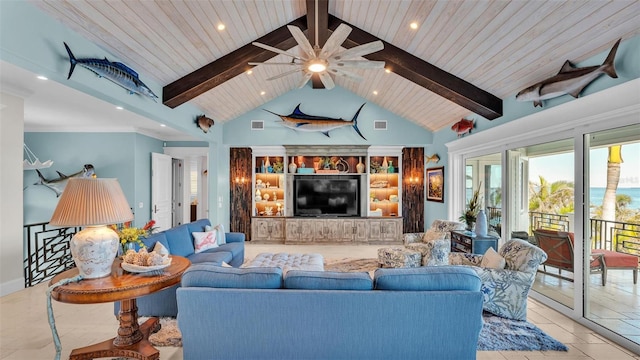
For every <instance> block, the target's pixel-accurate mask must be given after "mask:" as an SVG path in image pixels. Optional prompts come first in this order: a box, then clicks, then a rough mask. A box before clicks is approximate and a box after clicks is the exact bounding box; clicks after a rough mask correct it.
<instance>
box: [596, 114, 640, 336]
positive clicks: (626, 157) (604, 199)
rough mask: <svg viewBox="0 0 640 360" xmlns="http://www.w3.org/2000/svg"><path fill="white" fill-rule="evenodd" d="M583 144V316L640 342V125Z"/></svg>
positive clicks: (611, 131) (607, 132)
mask: <svg viewBox="0 0 640 360" xmlns="http://www.w3.org/2000/svg"><path fill="white" fill-rule="evenodd" d="M585 144H586V146H587V149H588V152H585V153H588V159H587V157H585V173H586V174H588V179H585V180H588V181H586V182H587V183H588V186H585V191H586V194H585V199H587V201H586V206H585V208H586V209H585V224H586V230H585V238H586V241H585V259H588V261H585V264H586V267H587V268H586V269H585V273H586V274H588V273H593V274H592V275H590V276H588V277H585V280H586V281H585V307H584V309H585V314H584V316H585V317H586V318H588V319H590V320H592V321H594V322H596V323H598V324H600V325H602V326H604V327H606V328H608V329H610V330H612V331H614V332H616V333H618V334H620V335H622V336H624V337H626V338H628V339H629V340H632V341H634V342H636V343H640V312H639V311H638V309H640V296H639V295H638V291H639V290H640V288H639V287H638V286H639V285H638V284H637V283H634V270H633V269H634V268H635V269H636V270H635V271H638V270H637V266H638V256H640V125H633V126H626V127H622V128H617V129H611V130H606V131H601V132H596V133H592V134H587V135H585ZM605 269H606V274H605V271H604V270H605ZM594 274H595V275H594Z"/></svg>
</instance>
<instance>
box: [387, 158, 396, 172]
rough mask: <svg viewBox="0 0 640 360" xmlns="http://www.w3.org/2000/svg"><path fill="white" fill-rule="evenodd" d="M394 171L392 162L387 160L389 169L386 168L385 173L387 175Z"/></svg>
mask: <svg viewBox="0 0 640 360" xmlns="http://www.w3.org/2000/svg"><path fill="white" fill-rule="evenodd" d="M394 171H396V168H394V167H393V164H392V161H391V160H389V167H388V168H387V172H388V173H389V174H393V172H394Z"/></svg>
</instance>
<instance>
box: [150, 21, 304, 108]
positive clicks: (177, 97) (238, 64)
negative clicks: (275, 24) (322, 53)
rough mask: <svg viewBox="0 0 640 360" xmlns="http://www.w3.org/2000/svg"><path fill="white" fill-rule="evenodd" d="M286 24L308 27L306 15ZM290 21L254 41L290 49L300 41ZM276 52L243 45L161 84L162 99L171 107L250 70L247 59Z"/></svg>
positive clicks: (259, 59) (264, 58)
mask: <svg viewBox="0 0 640 360" xmlns="http://www.w3.org/2000/svg"><path fill="white" fill-rule="evenodd" d="M287 25H294V26H297V27H299V28H300V29H301V30H302V31H305V30H307V19H306V16H302V17H300V18H298V19H296V20H294V21H292V22H290V23H289V24H287ZM287 25H285V26H282V27H279V28H277V29H276V30H274V31H272V32H270V33H268V34H267V35H265V36H263V37H261V38H259V39H257V40H255V41H257V42H260V43H263V44H267V45H271V46H274V47H277V48H279V49H291V48H292V47H294V46H296V45H297V43H296V41H295V39H294V38H293V37H292V36H291V33H290V32H289V29H287ZM274 55H275V54H274V53H272V52H271V51H268V50H264V49H261V48H259V47H257V46H254V45H251V44H247V45H244V46H243V47H241V48H239V49H238V50H235V51H233V52H231V53H229V54H227V55H225V56H223V57H221V58H219V59H217V60H216V61H214V62H212V63H209V64H207V65H205V66H203V67H201V68H200V69H198V70H196V71H194V72H192V73H190V74H187V75H185V76H183V77H182V78H180V79H178V80H176V81H174V82H172V83H170V84H168V85H166V86H164V87H163V88H162V103H163V104H165V105H166V106H168V107H170V108H175V107H177V106H179V105H182V104H184V103H186V102H187V101H189V100H191V99H193V98H195V97H197V96H198V95H201V94H203V93H205V92H207V91H209V90H211V89H213V88H214V87H216V86H218V85H220V84H222V83H224V82H225V81H228V80H231V79H232V78H233V77H235V76H238V75H240V74H242V73H243V72H245V71H247V70H249V69H250V68H251V66H249V65H248V63H249V62H250V61H251V62H264V61H267V60H269V59H271V58H272V57H274Z"/></svg>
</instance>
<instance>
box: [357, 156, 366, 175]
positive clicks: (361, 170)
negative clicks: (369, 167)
mask: <svg viewBox="0 0 640 360" xmlns="http://www.w3.org/2000/svg"><path fill="white" fill-rule="evenodd" d="M356 171H357V172H358V174H362V173H363V172H364V164H363V163H362V156H360V157H358V164H357V165H356Z"/></svg>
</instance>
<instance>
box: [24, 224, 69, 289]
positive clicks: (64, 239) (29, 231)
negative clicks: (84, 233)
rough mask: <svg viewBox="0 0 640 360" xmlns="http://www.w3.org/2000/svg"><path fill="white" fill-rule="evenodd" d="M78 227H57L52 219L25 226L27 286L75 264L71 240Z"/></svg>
mask: <svg viewBox="0 0 640 360" xmlns="http://www.w3.org/2000/svg"><path fill="white" fill-rule="evenodd" d="M78 231H80V228H79V227H68V228H54V227H52V226H49V223H46V222H45V223H38V224H29V225H25V226H24V227H23V239H24V256H23V267H24V286H25V287H30V286H33V285H36V284H38V283H41V282H43V281H46V280H48V279H50V278H52V277H53V276H55V275H56V274H58V273H61V272H63V271H65V270H67V269H71V268H72V267H73V266H74V262H73V259H72V258H71V250H70V247H69V241H70V240H71V238H72V237H73V235H75V233H77V232H78Z"/></svg>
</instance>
